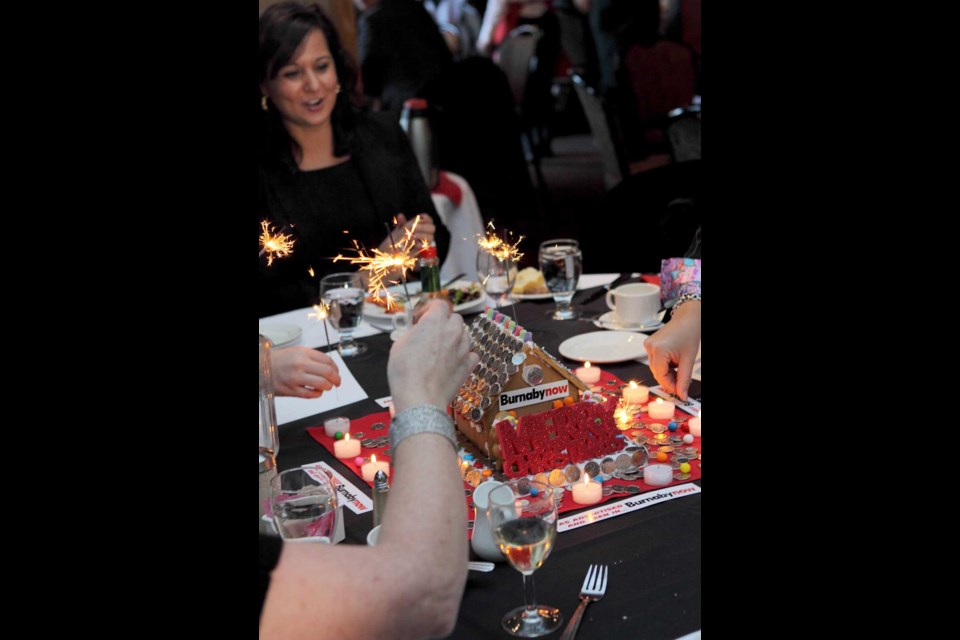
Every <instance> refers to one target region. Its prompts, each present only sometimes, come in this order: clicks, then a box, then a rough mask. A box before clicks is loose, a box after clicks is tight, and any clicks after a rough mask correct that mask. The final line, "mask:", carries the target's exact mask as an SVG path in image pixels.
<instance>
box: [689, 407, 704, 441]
mask: <svg viewBox="0 0 960 640" xmlns="http://www.w3.org/2000/svg"><path fill="white" fill-rule="evenodd" d="M701 415H703V411H701V412H700V413H698V414H697V417H696V418H690V422H689V426H690V435H692V436H696V437H698V438H699V437H700V416H701Z"/></svg>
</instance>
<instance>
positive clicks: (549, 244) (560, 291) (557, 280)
mask: <svg viewBox="0 0 960 640" xmlns="http://www.w3.org/2000/svg"><path fill="white" fill-rule="evenodd" d="M540 271H541V272H543V279H544V280H546V282H547V288H548V289H549V290H550V293H552V294H553V301H554V302H556V303H557V308H556V310H555V311H553V312H552V314H551V316H550V317H551V318H553V319H554V320H573V319H574V318H576V317H577V312H576V311H574V310H573V307H572V305H571V302H572V301H573V294H575V293H576V292H577V282H579V281H580V274H581V273H583V253H582V252H581V251H580V243H579V242H577V241H576V240H570V239H567V238H562V239H558V240H547V241H546V242H544V243H542V244H541V245H540Z"/></svg>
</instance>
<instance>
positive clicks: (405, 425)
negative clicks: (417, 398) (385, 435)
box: [390, 404, 457, 451]
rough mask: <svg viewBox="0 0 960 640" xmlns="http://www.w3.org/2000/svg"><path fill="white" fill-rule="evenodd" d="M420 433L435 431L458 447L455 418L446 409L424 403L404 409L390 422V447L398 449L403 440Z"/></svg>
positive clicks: (393, 449)
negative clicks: (454, 424)
mask: <svg viewBox="0 0 960 640" xmlns="http://www.w3.org/2000/svg"><path fill="white" fill-rule="evenodd" d="M418 433H435V434H437V435H438V436H443V437H444V438H446V439H447V440H449V441H450V444H452V445H453V449H454V450H455V451H456V449H457V436H456V432H455V430H454V428H453V420H451V419H450V416H448V415H447V413H446V412H445V411H442V410H441V409H439V408H437V407H434V406H433V405H429V404H423V405H420V406H417V407H410V408H409V409H404V410H403V411H401V412H400V413H399V414H397V416H396V417H395V418H394V419H393V421H392V422H391V423H390V449H391V450H392V451H396V450H397V446H399V445H400V443H401V442H403V441H404V440H406V439H407V438H409V437H410V436H415V435H417V434H418Z"/></svg>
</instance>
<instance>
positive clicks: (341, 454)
mask: <svg viewBox="0 0 960 640" xmlns="http://www.w3.org/2000/svg"><path fill="white" fill-rule="evenodd" d="M333 455H335V456H336V457H338V458H344V459H349V458H356V457H357V456H358V455H360V441H359V440H351V439H350V434H349V433H347V434H344V436H343V440H337V441H336V442H334V443H333Z"/></svg>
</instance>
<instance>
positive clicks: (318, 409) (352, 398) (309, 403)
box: [276, 351, 368, 425]
mask: <svg viewBox="0 0 960 640" xmlns="http://www.w3.org/2000/svg"><path fill="white" fill-rule="evenodd" d="M327 355H329V356H330V357H331V358H333V361H334V362H335V363H337V368H338V369H339V370H340V386H339V387H334V388H333V389H332V390H330V391H324V392H323V395H322V396H320V397H319V398H313V399H309V400H307V399H305V398H287V397H282V398H277V399H276V405H277V424H278V425H281V424H287V423H288V422H293V421H294V420H299V419H300V418H306V417H308V416H315V415H317V414H318V413H325V412H327V411H331V410H333V409H339V408H340V407H345V406H347V405H348V404H353V403H354V402H360V401H361V400H365V399H366V398H367V397H368V396H367V392H366V391H364V390H363V387H361V386H360V383H359V382H357V379H356V378H354V377H353V373H351V371H350V369H349V368H348V367H347V365H346V363H345V362H344V361H343V358H341V357H340V354H339V353H337V352H336V351H332V352H330V353H329V354H327Z"/></svg>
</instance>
